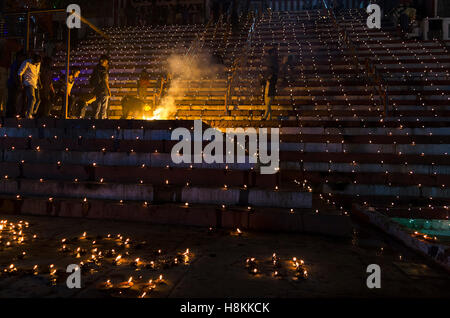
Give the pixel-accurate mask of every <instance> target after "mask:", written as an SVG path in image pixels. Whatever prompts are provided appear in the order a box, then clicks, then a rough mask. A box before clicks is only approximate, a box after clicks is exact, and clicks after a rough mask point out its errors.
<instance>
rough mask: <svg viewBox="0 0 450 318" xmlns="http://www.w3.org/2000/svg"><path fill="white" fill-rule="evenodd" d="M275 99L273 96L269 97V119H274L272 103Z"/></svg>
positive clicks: (267, 110)
mask: <svg viewBox="0 0 450 318" xmlns="http://www.w3.org/2000/svg"><path fill="white" fill-rule="evenodd" d="M273 99H274V97H273V96H270V97H269V103H268V105H267V109H266V112H267V113H268V119H269V120H272V103H273Z"/></svg>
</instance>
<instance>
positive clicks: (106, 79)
mask: <svg viewBox="0 0 450 318" xmlns="http://www.w3.org/2000/svg"><path fill="white" fill-rule="evenodd" d="M105 83H106V88H107V89H108V96H109V97H111V89H110V88H109V75H108V74H106V76H105Z"/></svg>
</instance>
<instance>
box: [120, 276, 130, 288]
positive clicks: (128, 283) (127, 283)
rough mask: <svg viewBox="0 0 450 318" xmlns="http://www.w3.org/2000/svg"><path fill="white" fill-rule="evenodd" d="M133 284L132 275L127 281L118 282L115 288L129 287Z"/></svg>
mask: <svg viewBox="0 0 450 318" xmlns="http://www.w3.org/2000/svg"><path fill="white" fill-rule="evenodd" d="M133 285H134V283H133V277H130V278H129V279H128V281H126V282H122V283H120V284H119V285H118V286H117V288H119V289H129V288H131V287H133Z"/></svg>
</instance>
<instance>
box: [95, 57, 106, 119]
mask: <svg viewBox="0 0 450 318" xmlns="http://www.w3.org/2000/svg"><path fill="white" fill-rule="evenodd" d="M109 60H110V58H109V57H108V56H107V55H102V56H101V57H100V62H99V64H97V66H96V67H95V69H94V72H93V74H92V83H91V85H92V86H93V88H94V91H93V93H94V95H95V98H96V103H97V108H96V111H95V119H107V113H106V112H107V110H108V103H109V99H110V97H111V89H110V88H109Z"/></svg>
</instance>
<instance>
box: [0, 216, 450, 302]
mask: <svg viewBox="0 0 450 318" xmlns="http://www.w3.org/2000/svg"><path fill="white" fill-rule="evenodd" d="M0 219H1V220H4V219H7V220H9V221H10V222H12V221H14V222H15V223H17V222H18V221H19V220H23V221H24V222H29V227H27V228H24V230H23V232H24V235H25V237H26V240H25V242H24V244H22V245H20V246H16V245H15V244H14V245H13V246H11V247H4V245H1V249H0V268H1V269H4V268H5V267H9V266H10V264H14V266H15V268H17V272H15V273H13V274H8V273H0V297H4V298H11V297H46V298H55V297H74V298H110V297H126V298H128V297H132V298H136V297H139V296H142V295H143V291H144V290H145V285H146V283H148V281H149V280H150V279H153V281H155V282H156V286H155V288H154V289H153V290H152V291H151V292H149V293H148V294H146V295H145V297H149V298H183V297H188V298H197V297H203V298H214V297H222V298H230V297H232V298H241V297H247V298H253V297H261V298H269V299H270V298H306V299H310V298H313V297H318V298H330V297H337V298H341V297H351V298H363V297H364V298H379V297H389V298H391V297H392V298H398V297H401V298H404V297H410V298H448V297H450V291H449V289H448V285H449V283H450V281H449V279H450V278H449V276H448V274H446V273H445V272H443V271H442V270H440V269H439V268H435V267H434V266H433V265H432V264H430V263H428V262H427V260H426V259H424V258H422V257H421V256H418V255H416V254H414V253H412V252H411V251H410V250H408V249H405V248H404V247H403V246H402V245H401V244H398V243H397V242H396V241H393V240H392V239H390V238H389V237H388V236H386V235H384V234H382V233H380V232H378V231H376V230H374V229H372V228H365V227H360V226H359V225H355V231H354V236H353V238H352V239H350V238H348V239H336V238H331V237H322V236H317V235H314V236H311V235H305V234H279V233H260V232H253V231H245V230H243V231H242V234H241V235H240V236H237V235H236V234H235V233H234V232H235V231H230V230H220V229H219V230H217V229H213V230H208V229H205V228H197V227H185V226H183V227H181V226H174V225H172V226H158V225H149V224H148V223H143V222H138V223H135V222H125V221H106V220H99V221H97V220H89V219H78V218H77V219H73V218H63V217H59V218H54V217H32V216H24V215H20V216H11V215H0ZM84 232H86V236H85V238H81V237H83V233H84ZM108 234H111V235H112V238H111V239H107V235H108ZM117 234H120V236H121V237H122V238H121V239H120V238H117V236H116V235H117ZM3 235H4V237H5V236H6V235H8V234H7V233H5V232H3ZM32 235H37V237H36V238H35V239H31V237H32ZM64 238H65V239H66V241H67V243H66V247H67V248H68V249H70V250H72V252H62V251H61V247H62V243H61V240H62V239H64ZM127 239H130V240H131V241H129V245H128V247H126V246H125V244H124V242H125V241H126V240H127ZM93 241H95V244H93ZM77 247H80V248H81V252H82V255H81V256H80V258H77V257H76V255H75V253H74V252H73V251H75V250H76V249H77ZM93 247H95V248H97V251H96V252H95V253H98V252H99V251H102V252H103V253H104V254H105V253H106V251H108V250H110V249H111V248H114V249H115V250H116V252H117V254H121V255H122V256H123V257H122V262H121V263H120V264H119V265H118V266H114V265H112V259H113V257H112V256H105V257H104V258H101V259H99V262H98V263H97V265H96V266H93V265H86V266H85V267H83V269H82V272H81V279H82V288H81V289H75V290H70V289H68V288H67V287H66V285H65V279H66V277H67V274H66V273H64V272H65V269H66V267H67V265H68V264H80V262H84V263H86V264H89V263H87V259H88V258H91V253H86V254H84V252H83V250H84V249H87V250H88V251H90V250H91V249H92V248H93ZM186 249H189V262H188V263H187V264H184V263H183V261H182V260H183V258H181V257H180V256H179V255H180V253H184V252H185V251H186ZM158 250H160V251H161V252H160V253H159V252H158ZM22 251H26V253H27V254H26V256H25V257H24V258H23V259H17V256H18V255H20V254H21V252H22ZM273 253H276V254H277V257H278V258H279V259H280V260H279V263H280V264H281V267H280V268H278V271H279V273H280V276H278V277H274V276H273V273H274V268H273V266H272V265H271V264H272V255H273ZM117 254H116V255H117ZM96 255H97V254H96ZM105 255H106V254H105ZM175 257H180V258H179V260H180V263H179V265H173V261H174V258H175ZM249 257H254V258H255V259H256V262H257V268H258V270H259V273H258V274H256V275H253V274H250V273H249V270H248V269H247V268H246V267H245V264H246V259H247V258H249ZM293 257H296V258H297V259H302V260H304V262H305V268H306V269H307V271H308V278H307V279H306V280H298V279H297V278H296V277H295V270H294V268H293V266H292V258H293ZM136 258H140V262H142V263H141V265H140V266H138V267H135V266H133V265H132V262H133V261H134V260H135V259H136ZM150 261H154V264H155V269H151V268H149V269H147V268H145V267H144V265H145V264H149V263H150ZM51 264H53V265H54V267H53V268H54V269H56V274H55V275H53V276H50V275H49V266H50V265H51ZM171 264H172V265H171ZM369 264H379V265H380V267H381V271H382V273H381V289H368V288H367V286H366V279H367V277H368V274H367V273H366V269H367V266H368V265H369ZM34 265H38V274H37V275H32V274H31V275H27V274H25V273H24V272H23V271H24V270H32V268H33V266H34ZM89 268H94V269H95V270H92V271H91V270H90V269H89ZM417 268H419V269H420V270H416V269H417ZM160 275H163V278H162V280H163V281H162V282H158V278H159V276H160ZM130 277H132V281H133V282H134V283H135V285H134V286H133V288H131V289H130V290H123V293H122V295H119V294H118V293H117V292H116V293H114V292H113V291H112V290H102V289H101V288H100V287H101V286H100V285H101V284H103V283H105V282H106V281H107V280H110V281H111V283H112V284H114V285H116V286H117V284H119V283H121V282H126V281H128V280H129V278H130Z"/></svg>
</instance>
